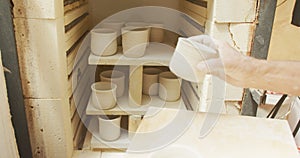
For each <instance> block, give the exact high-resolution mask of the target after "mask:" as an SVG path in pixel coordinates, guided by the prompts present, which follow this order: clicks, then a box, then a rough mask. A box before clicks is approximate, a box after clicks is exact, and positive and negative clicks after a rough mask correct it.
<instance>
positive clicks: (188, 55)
mask: <svg viewBox="0 0 300 158" xmlns="http://www.w3.org/2000/svg"><path fill="white" fill-rule="evenodd" d="M217 57H218V53H217V52H216V50H214V49H212V48H210V47H207V46H205V45H204V44H199V45H198V44H197V42H193V41H191V40H189V39H187V38H182V37H180V38H179V39H178V43H177V46H176V49H175V52H174V54H173V56H172V58H171V61H170V69H171V71H172V72H173V73H175V74H176V75H177V76H179V77H180V78H182V79H185V80H187V81H191V82H197V83H199V82H203V79H204V77H205V73H203V72H201V71H199V70H198V69H197V64H198V63H199V62H201V61H203V60H205V59H210V58H217Z"/></svg>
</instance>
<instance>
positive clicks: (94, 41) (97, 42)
mask: <svg viewBox="0 0 300 158" xmlns="http://www.w3.org/2000/svg"><path fill="white" fill-rule="evenodd" d="M117 45H118V44H117V31H115V30H113V29H107V28H97V29H93V30H92V31H91V50H92V53H93V54H94V55H97V56H111V55H114V54H115V53H116V52H117Z"/></svg>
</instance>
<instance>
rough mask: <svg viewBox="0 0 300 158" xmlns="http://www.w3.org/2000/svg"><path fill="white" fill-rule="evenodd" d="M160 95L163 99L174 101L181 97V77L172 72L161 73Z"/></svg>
mask: <svg viewBox="0 0 300 158" xmlns="http://www.w3.org/2000/svg"><path fill="white" fill-rule="evenodd" d="M159 83H160V84H159V97H160V98H161V99H163V100H166V101H169V102H173V101H177V100H178V99H179V98H180V85H181V82H180V79H179V78H178V77H177V76H176V75H174V74H173V73H172V72H162V73H160V74H159Z"/></svg>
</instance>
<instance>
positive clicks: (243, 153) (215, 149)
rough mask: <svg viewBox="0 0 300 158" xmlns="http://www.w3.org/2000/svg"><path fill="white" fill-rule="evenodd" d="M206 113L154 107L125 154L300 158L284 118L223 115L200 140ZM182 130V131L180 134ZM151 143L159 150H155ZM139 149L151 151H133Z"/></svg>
mask: <svg viewBox="0 0 300 158" xmlns="http://www.w3.org/2000/svg"><path fill="white" fill-rule="evenodd" d="M206 116H207V114H204V113H194V112H189V111H183V110H175V109H158V108H151V109H150V110H149V111H148V113H147V115H146V116H145V118H144V119H143V121H142V123H141V125H140V126H139V129H138V134H136V136H135V137H134V138H133V140H132V143H131V145H130V147H129V149H128V153H127V154H126V156H125V157H130V158H144V157H153V158H155V157H165V156H168V157H173V158H174V157H189V156H193V157H203V158H219V157H222V158H267V157H271V158H299V154H298V152H297V148H296V145H295V142H294V139H293V137H292V133H291V131H290V129H289V126H288V123H287V122H286V121H284V120H271V119H262V118H253V117H245V116H231V115H220V117H219V119H218V121H217V123H216V124H215V126H214V128H213V129H212V130H211V131H210V133H209V134H208V135H207V136H206V137H204V138H201V139H200V138H199V134H200V129H201V128H202V125H203V123H204V122H205V121H204V120H205V118H206ZM180 120H181V121H180ZM176 123H178V128H177V127H176ZM172 124H173V125H172ZM183 125H187V126H186V127H184V126H183ZM174 127H176V128H174ZM172 128H173V129H172ZM179 130H181V132H180V133H176V132H178V131H179ZM172 131H173V132H172ZM166 132H168V133H166ZM174 133H175V134H174ZM171 137H173V139H170V138H171ZM151 146H152V147H154V148H158V149H159V150H151V149H150V148H151ZM168 149H170V150H168ZM139 150H148V151H149V152H140V153H134V152H132V151H139ZM166 153H168V154H167V155H166ZM193 154H194V155H193Z"/></svg>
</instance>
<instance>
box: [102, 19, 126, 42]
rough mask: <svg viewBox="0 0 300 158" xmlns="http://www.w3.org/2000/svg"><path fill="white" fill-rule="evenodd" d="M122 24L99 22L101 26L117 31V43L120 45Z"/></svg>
mask: <svg viewBox="0 0 300 158" xmlns="http://www.w3.org/2000/svg"><path fill="white" fill-rule="evenodd" d="M123 26H124V22H104V23H101V24H100V27H101V28H110V29H114V30H115V31H117V36H118V37H117V43H118V45H119V46H120V45H122V38H121V37H122V36H121V29H122V27H123Z"/></svg>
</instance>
